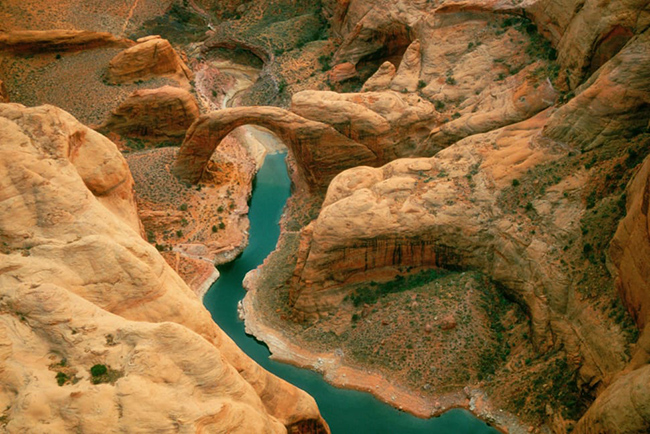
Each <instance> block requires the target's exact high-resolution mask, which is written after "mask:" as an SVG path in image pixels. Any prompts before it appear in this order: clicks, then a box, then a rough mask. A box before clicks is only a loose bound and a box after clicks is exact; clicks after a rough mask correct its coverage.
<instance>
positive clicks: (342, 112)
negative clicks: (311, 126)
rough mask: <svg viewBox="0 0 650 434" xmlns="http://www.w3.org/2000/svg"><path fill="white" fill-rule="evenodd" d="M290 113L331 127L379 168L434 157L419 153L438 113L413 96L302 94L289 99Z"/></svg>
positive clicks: (386, 92) (393, 93) (429, 152)
mask: <svg viewBox="0 0 650 434" xmlns="http://www.w3.org/2000/svg"><path fill="white" fill-rule="evenodd" d="M291 111H293V112H294V113H297V114H299V115H300V116H303V117H305V118H307V119H311V120H313V121H319V122H324V123H326V124H328V125H331V126H333V127H334V128H336V130H337V131H339V132H340V133H341V134H344V135H345V136H347V137H349V138H351V139H352V140H354V141H356V142H358V143H361V144H363V145H365V146H366V147H368V148H369V149H370V150H371V151H372V152H373V153H374V154H375V155H376V156H377V161H378V164H385V163H388V162H389V161H391V160H394V159H395V158H399V157H409V156H431V155H433V152H432V151H430V150H423V149H421V144H422V143H423V142H424V141H425V139H426V138H427V136H428V134H429V133H430V131H431V128H432V127H433V126H434V125H436V121H437V113H436V110H435V108H434V107H433V105H432V104H431V103H430V102H428V101H427V100H425V99H423V98H421V97H420V96H418V95H416V94H412V93H401V92H395V91H392V90H385V91H378V92H361V93H343V94H341V93H336V92H326V91H303V92H299V93H297V94H295V95H294V96H293V98H292V99H291Z"/></svg>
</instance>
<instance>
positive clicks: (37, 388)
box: [0, 104, 329, 433]
mask: <svg viewBox="0 0 650 434" xmlns="http://www.w3.org/2000/svg"><path fill="white" fill-rule="evenodd" d="M0 125H1V127H0V136H1V137H0V139H1V141H2V143H3V146H2V148H0V154H1V155H0V157H1V158H0V215H2V216H3V218H2V219H0V240H1V241H2V243H1V247H0V264H2V265H1V266H0V294H1V295H0V341H1V342H2V345H1V347H2V348H3V351H2V352H0V366H1V368H2V369H0V384H2V386H3V387H1V388H0V401H1V402H2V403H3V409H4V410H3V414H2V423H3V425H4V426H5V429H7V430H8V431H10V432H24V431H29V430H35V429H36V430H38V429H43V430H47V431H49V432H71V431H84V432H94V431H96V430H97V429H101V430H103V431H106V430H108V431H110V432H113V431H114V432H118V431H133V430H134V429H136V430H144V431H151V432H160V431H169V430H178V429H181V430H188V431H202V430H205V431H223V432H267V433H275V432H277V433H284V432H286V431H287V429H289V430H290V429H292V427H310V428H311V429H307V430H303V431H301V432H314V433H326V432H329V430H328V428H327V425H326V424H325V422H324V421H323V420H322V418H321V417H320V415H319V413H318V409H317V407H316V405H315V403H314V401H313V399H312V398H311V397H309V396H308V395H307V394H305V393H304V392H302V391H300V390H298V389H296V388H294V387H293V386H291V385H289V384H288V383H286V382H284V381H283V380H280V379H279V378H277V377H275V376H273V375H271V374H269V373H267V372H265V371H264V370H262V369H261V368H260V367H259V366H258V365H257V364H255V363H254V362H253V361H252V360H251V359H249V358H248V357H247V356H246V355H245V354H244V353H243V352H242V351H241V350H239V349H238V348H237V347H236V346H235V344H234V343H233V342H232V341H231V340H230V338H229V337H228V336H227V335H225V333H224V332H223V331H221V330H220V329H219V328H218V327H217V326H216V325H215V324H214V322H213V321H212V319H211V317H210V314H209V313H208V312H207V311H206V310H205V308H204V307H203V306H202V305H201V303H200V301H199V300H198V299H197V298H196V297H195V296H194V295H193V294H192V292H191V291H190V290H189V288H188V287H187V286H186V285H185V283H183V281H182V280H181V279H180V278H179V277H178V275H176V274H175V273H174V272H173V271H172V270H171V269H170V268H169V266H168V265H167V264H165V262H164V260H163V259H162V258H161V256H160V255H159V254H158V252H157V251H156V250H155V249H154V248H153V247H152V246H150V245H149V244H148V243H147V242H145V241H144V240H143V239H142V238H140V236H139V232H138V229H139V225H138V224H137V223H138V222H137V218H136V219H135V221H134V219H133V214H134V212H135V205H134V204H133V195H132V191H131V181H130V175H129V172H128V170H126V169H125V163H124V159H123V158H122V157H121V156H120V153H119V152H118V151H117V149H116V147H115V146H114V145H113V144H112V143H111V142H110V141H108V140H107V139H106V138H104V137H103V136H101V135H99V134H98V133H95V132H93V131H91V130H88V129H87V128H85V127H83V126H82V125H80V124H78V123H77V122H76V121H75V120H74V118H72V117H71V116H70V115H68V114H66V113H65V112H62V111H61V110H59V109H56V108H53V107H49V106H44V107H37V108H32V109H27V108H25V107H23V106H20V105H17V104H6V105H0ZM7 216H11V218H4V217H7ZM94 365H103V366H104V367H106V368H107V370H106V373H105V374H101V373H100V372H97V369H96V370H94V371H95V373H94V374H93V373H92V371H91V369H90V368H91V367H93V366H94ZM57 382H58V384H57ZM98 427H99V428H98Z"/></svg>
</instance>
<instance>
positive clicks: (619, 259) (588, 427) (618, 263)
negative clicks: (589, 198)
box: [575, 158, 650, 434]
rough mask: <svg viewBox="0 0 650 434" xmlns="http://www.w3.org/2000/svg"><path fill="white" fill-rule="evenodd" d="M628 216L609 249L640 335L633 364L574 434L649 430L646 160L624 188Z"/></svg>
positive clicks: (649, 161)
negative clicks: (625, 189)
mask: <svg viewBox="0 0 650 434" xmlns="http://www.w3.org/2000/svg"><path fill="white" fill-rule="evenodd" d="M626 193H627V207H626V208H627V215H626V216H625V218H624V219H623V220H621V222H620V223H619V226H618V230H617V231H616V234H615V235H614V238H613V239H612V242H611V245H610V256H611V261H612V266H613V269H614V273H615V275H616V276H617V278H616V286H617V288H618V291H619V294H620V296H621V298H622V300H623V302H624V303H625V305H626V307H627V309H628V311H629V312H630V313H631V314H632V317H633V318H634V320H635V321H636V323H637V325H638V327H639V330H641V336H640V337H639V340H638V342H637V345H636V348H635V351H634V354H633V355H632V360H631V361H630V363H629V364H628V365H627V366H626V368H625V370H624V371H623V374H622V375H620V376H619V377H618V378H617V379H616V380H615V381H614V382H613V383H612V384H611V385H610V386H609V387H608V388H607V389H605V390H604V391H603V393H602V394H601V395H600V396H599V397H598V398H597V399H596V401H594V403H593V404H592V406H591V407H590V408H589V410H588V411H587V412H586V413H585V415H584V416H583V417H582V419H581V420H580V422H579V423H578V425H577V427H576V431H575V432H578V433H585V434H586V433H589V434H591V433H630V432H647V431H648V430H649V429H650V422H649V420H650V411H649V410H648V409H650V393H649V392H648V383H649V382H650V366H648V362H649V361H650V334H649V333H648V328H647V326H648V321H649V320H650V293H648V288H650V269H649V268H648V258H649V257H650V236H649V235H648V234H649V233H650V230H649V229H650V220H649V219H648V202H649V198H650V158H646V161H645V162H644V163H643V165H642V166H641V169H640V170H639V172H637V174H636V176H635V177H634V179H633V180H632V181H631V182H630V184H629V186H628V188H627V191H626Z"/></svg>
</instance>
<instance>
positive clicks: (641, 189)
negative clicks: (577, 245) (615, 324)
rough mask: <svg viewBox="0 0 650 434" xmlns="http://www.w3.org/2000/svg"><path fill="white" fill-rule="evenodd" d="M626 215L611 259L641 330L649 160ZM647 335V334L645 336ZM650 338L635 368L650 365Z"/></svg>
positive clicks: (649, 253)
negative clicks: (649, 343)
mask: <svg viewBox="0 0 650 434" xmlns="http://www.w3.org/2000/svg"><path fill="white" fill-rule="evenodd" d="M626 196H627V206H626V208H627V214H626V216H625V218H624V219H623V220H621V222H620V223H619V226H618V230H617V231H616V234H615V235H614V238H613V239H612V242H611V245H610V257H611V262H612V266H613V269H614V272H615V274H616V276H617V278H616V284H617V287H618V291H619V293H620V295H621V298H622V299H623V301H624V303H625V305H626V306H627V308H628V310H629V311H630V313H631V314H632V317H633V318H634V320H635V321H636V323H637V325H638V326H639V330H642V331H644V330H646V328H647V326H648V323H650V292H649V291H648V288H650V269H649V268H648V259H649V258H650V219H649V218H648V203H649V201H650V159H646V161H645V163H644V164H643V166H642V167H641V170H639V172H638V173H637V174H636V176H635V178H634V179H633V180H632V181H631V182H630V184H629V186H628V188H627V192H626ZM643 333H644V334H648V333H647V331H645V332H643ZM647 341H648V338H647V337H645V336H642V337H641V339H640V340H639V345H638V348H637V352H638V354H637V356H636V357H634V358H633V366H636V367H638V366H640V365H641V364H644V363H648V362H650V345H648V342H647Z"/></svg>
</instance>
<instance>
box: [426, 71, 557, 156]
mask: <svg viewBox="0 0 650 434" xmlns="http://www.w3.org/2000/svg"><path fill="white" fill-rule="evenodd" d="M537 67H538V64H537V63H534V64H532V65H530V66H529V67H526V68H524V69H523V70H521V71H520V72H519V73H517V74H516V75H514V76H511V77H508V78H506V79H505V80H504V81H503V82H498V83H496V84H494V83H493V84H490V85H489V86H488V87H487V88H486V89H485V90H483V91H482V92H481V93H480V94H478V95H477V96H475V97H471V98H469V99H467V100H466V101H465V102H463V103H462V104H461V107H460V110H459V111H458V112H457V115H456V116H457V118H456V119H451V120H449V121H448V122H445V123H443V124H442V125H440V126H439V127H437V128H434V129H432V130H431V134H430V135H429V137H428V138H427V142H426V144H424V145H423V147H424V148H428V149H431V150H434V149H441V148H444V147H446V146H449V145H451V144H452V143H455V142H457V141H458V140H461V139H463V138H465V137H467V136H471V135H473V134H479V133H484V132H486V131H491V130H494V129H497V128H500V127H502V126H504V125H509V124H513V123H516V122H521V121H523V120H525V119H528V118H530V117H531V116H534V115H535V114H537V113H539V112H540V111H542V110H544V109H545V108H548V107H550V106H551V105H553V104H554V102H555V101H556V99H557V97H558V92H557V91H556V90H555V89H554V88H553V85H552V84H551V82H550V81H549V80H548V78H538V77H535V76H534V75H532V72H533V71H534V70H535V69H536V68H537Z"/></svg>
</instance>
